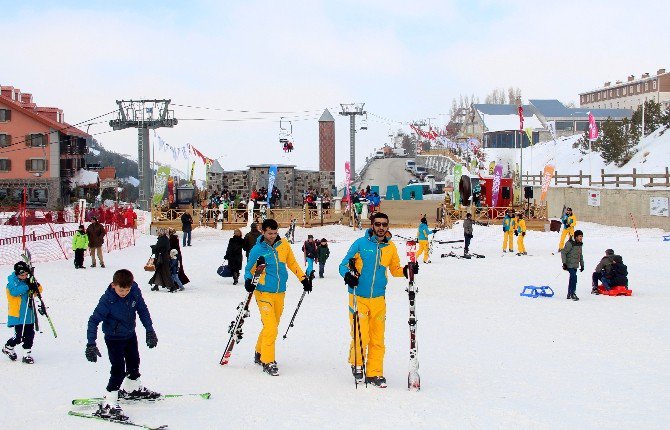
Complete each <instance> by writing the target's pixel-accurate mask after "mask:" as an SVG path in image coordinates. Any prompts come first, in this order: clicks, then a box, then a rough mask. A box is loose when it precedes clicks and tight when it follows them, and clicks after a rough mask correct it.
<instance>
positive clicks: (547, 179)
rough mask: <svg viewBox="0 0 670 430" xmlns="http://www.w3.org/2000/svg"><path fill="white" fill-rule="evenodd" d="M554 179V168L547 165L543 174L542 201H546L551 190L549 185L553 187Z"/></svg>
mask: <svg viewBox="0 0 670 430" xmlns="http://www.w3.org/2000/svg"><path fill="white" fill-rule="evenodd" d="M553 177H554V166H553V165H551V164H547V165H546V166H544V172H543V173H542V194H541V195H540V201H542V202H543V201H545V200H546V199H547V191H548V190H549V185H551V179H552V178H553Z"/></svg>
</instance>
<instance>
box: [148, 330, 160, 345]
mask: <svg viewBox="0 0 670 430" xmlns="http://www.w3.org/2000/svg"><path fill="white" fill-rule="evenodd" d="M156 345H158V336H156V332H155V331H148V332H147V346H148V347H149V349H151V348H155V347H156Z"/></svg>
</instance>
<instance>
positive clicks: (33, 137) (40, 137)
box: [26, 133, 46, 147]
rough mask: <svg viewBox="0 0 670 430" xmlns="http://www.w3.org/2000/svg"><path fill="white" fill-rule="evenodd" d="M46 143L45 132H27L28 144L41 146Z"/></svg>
mask: <svg viewBox="0 0 670 430" xmlns="http://www.w3.org/2000/svg"><path fill="white" fill-rule="evenodd" d="M45 145H46V136H45V135H44V134H39V133H33V134H26V146H32V147H40V146H45Z"/></svg>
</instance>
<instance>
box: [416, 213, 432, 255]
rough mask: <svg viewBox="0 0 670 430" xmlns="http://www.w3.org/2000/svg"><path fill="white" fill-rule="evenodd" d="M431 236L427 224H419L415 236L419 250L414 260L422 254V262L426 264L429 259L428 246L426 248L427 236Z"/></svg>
mask: <svg viewBox="0 0 670 430" xmlns="http://www.w3.org/2000/svg"><path fill="white" fill-rule="evenodd" d="M431 234H433V232H432V231H430V229H429V228H428V224H426V223H423V222H422V223H421V224H419V231H418V233H417V234H416V237H417V239H418V241H419V250H418V251H417V253H416V259H417V260H418V259H419V257H420V256H421V254H423V262H424V263H426V262H427V261H428V259H429V258H430V255H429V246H428V235H431Z"/></svg>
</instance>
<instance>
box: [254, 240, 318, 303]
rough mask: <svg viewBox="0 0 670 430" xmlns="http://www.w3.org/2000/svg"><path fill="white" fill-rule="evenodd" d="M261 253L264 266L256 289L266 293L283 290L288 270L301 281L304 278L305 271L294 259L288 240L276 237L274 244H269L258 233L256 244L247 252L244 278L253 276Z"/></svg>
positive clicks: (281, 291)
mask: <svg viewBox="0 0 670 430" xmlns="http://www.w3.org/2000/svg"><path fill="white" fill-rule="evenodd" d="M261 255H262V256H263V257H264V258H265V265H266V266H265V270H264V271H263V274H262V275H261V277H260V279H259V280H258V285H257V286H256V289H257V290H258V291H263V292H266V293H283V292H285V291H286V281H288V270H290V271H291V272H293V273H294V274H295V276H297V277H298V279H299V280H301V281H302V280H303V279H304V278H305V273H304V272H303V271H302V269H301V268H300V265H299V264H298V262H297V261H296V260H295V256H294V255H293V251H292V250H291V245H289V243H288V241H284V240H281V239H279V238H277V241H276V242H275V243H274V245H272V246H270V245H269V244H268V243H267V242H266V241H265V240H263V235H260V236H258V239H257V240H256V245H254V247H253V248H251V252H249V257H248V258H247V265H246V266H245V268H244V278H245V279H252V278H253V277H254V275H253V272H254V271H255V270H256V261H257V260H258V257H260V256H261ZM287 269H288V270H287Z"/></svg>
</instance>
